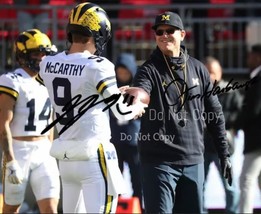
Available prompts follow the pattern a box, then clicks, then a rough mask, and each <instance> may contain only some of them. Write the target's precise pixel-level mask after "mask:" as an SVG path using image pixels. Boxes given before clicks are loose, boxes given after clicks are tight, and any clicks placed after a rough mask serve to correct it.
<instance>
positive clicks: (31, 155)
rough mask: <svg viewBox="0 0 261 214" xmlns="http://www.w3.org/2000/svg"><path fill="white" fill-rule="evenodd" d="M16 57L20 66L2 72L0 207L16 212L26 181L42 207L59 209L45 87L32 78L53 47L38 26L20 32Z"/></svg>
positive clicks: (56, 172) (0, 80)
mask: <svg viewBox="0 0 261 214" xmlns="http://www.w3.org/2000/svg"><path fill="white" fill-rule="evenodd" d="M15 48H16V59H17V62H18V64H19V66H20V68H18V69H16V70H15V71H14V72H10V73H6V74H3V75H1V76H0V141H1V145H2V149H3V175H4V179H3V187H4V188H3V189H4V207H3V213H18V211H19V208H20V205H21V204H22V202H23V200H24V195H25V190H26V185H27V184H28V183H30V185H31V188H32V191H33V193H34V195H35V198H36V201H37V204H38V207H39V210H40V212H41V213H57V207H58V201H59V196H60V180H59V170H58V166H57V162H56V160H55V158H53V157H52V156H50V147H51V141H52V140H53V132H52V131H51V130H50V131H48V132H46V133H44V134H41V132H42V130H43V129H44V128H45V127H46V126H47V125H49V124H50V122H52V112H53V111H52V106H51V102H50V99H49V96H48V91H47V90H46V88H45V87H44V86H43V85H42V84H40V83H39V82H38V81H37V80H36V78H35V77H36V76H37V74H38V72H39V63H40V61H41V58H42V57H43V56H44V55H46V54H51V53H52V52H53V50H52V49H53V48H52V45H51V41H50V39H49V38H48V36H47V35H46V34H44V33H42V32H40V31H39V30H37V29H30V30H27V31H25V32H23V33H21V34H19V36H18V38H17V40H16V42H15Z"/></svg>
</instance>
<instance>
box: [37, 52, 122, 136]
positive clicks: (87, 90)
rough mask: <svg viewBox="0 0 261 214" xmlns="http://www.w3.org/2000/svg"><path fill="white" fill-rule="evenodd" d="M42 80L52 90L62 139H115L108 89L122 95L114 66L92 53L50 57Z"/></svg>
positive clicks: (43, 63)
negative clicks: (108, 101) (107, 96)
mask: <svg viewBox="0 0 261 214" xmlns="http://www.w3.org/2000/svg"><path fill="white" fill-rule="evenodd" d="M39 74H40V78H41V79H42V80H43V82H44V84H45V86H46V88H47V89H48V91H49V96H50V99H51V102H52V104H53V106H54V110H55V114H54V115H55V122H57V123H56V126H57V130H58V133H59V134H60V139H62V140H90V139H92V140H93V139H95V140H101V141H109V140H110V138H111V132H110V124H109V111H108V109H106V107H107V105H106V104H105V103H104V102H103V100H104V96H103V94H104V93H105V92H106V90H107V91H108V90H111V89H113V90H112V91H113V93H114V94H116V95H117V94H120V91H119V89H118V88H117V84H116V77H115V70H114V65H113V64H112V63H111V62H110V61H109V60H107V59H106V58H104V57H100V56H95V55H91V54H90V53H89V52H84V53H74V54H68V55H67V54H66V53H65V52H61V53H59V54H57V55H55V56H46V57H45V58H43V60H42V61H41V63H40V73H39Z"/></svg>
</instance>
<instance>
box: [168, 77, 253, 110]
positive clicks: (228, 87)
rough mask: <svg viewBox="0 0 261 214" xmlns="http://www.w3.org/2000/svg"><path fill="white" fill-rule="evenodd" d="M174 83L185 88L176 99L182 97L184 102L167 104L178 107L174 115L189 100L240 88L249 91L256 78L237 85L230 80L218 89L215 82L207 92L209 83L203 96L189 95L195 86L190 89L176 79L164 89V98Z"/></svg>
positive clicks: (180, 80) (181, 80) (182, 81)
mask: <svg viewBox="0 0 261 214" xmlns="http://www.w3.org/2000/svg"><path fill="white" fill-rule="evenodd" d="M175 81H178V82H179V83H181V84H182V85H183V87H184V88H185V90H184V91H183V92H182V93H181V94H180V95H179V96H178V99H177V100H179V99H180V98H181V97H183V96H184V100H183V102H182V103H180V102H179V101H177V102H175V103H173V104H172V103H169V106H178V105H179V106H178V108H177V110H176V112H175V113H178V112H179V111H180V110H181V109H182V107H183V106H184V105H185V103H186V101H191V100H194V99H201V100H202V99H203V98H209V97H210V96H211V95H212V96H215V95H219V94H222V93H228V92H229V91H230V90H233V91H234V90H238V89H241V88H245V91H246V90H248V89H249V87H251V86H252V85H253V84H255V83H256V82H257V78H252V79H250V80H248V81H246V82H244V83H239V82H237V81H235V82H233V81H234V79H233V78H232V79H231V80H230V81H229V82H228V83H227V85H226V86H225V87H223V88H222V87H220V86H218V85H217V84H218V82H217V81H216V80H215V82H214V83H213V85H212V88H211V90H209V88H210V85H211V83H210V82H209V83H208V85H207V87H206V88H205V90H204V92H203V94H190V93H189V92H190V91H191V90H192V89H193V88H195V87H197V85H195V86H192V87H190V88H189V87H188V85H187V83H186V82H185V81H184V80H183V79H176V80H173V81H171V82H170V83H169V84H168V85H167V86H166V88H165V91H164V95H165V96H166V94H167V92H168V90H169V87H170V86H171V85H172V84H174V83H175Z"/></svg>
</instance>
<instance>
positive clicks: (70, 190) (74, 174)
mask: <svg viewBox="0 0 261 214" xmlns="http://www.w3.org/2000/svg"><path fill="white" fill-rule="evenodd" d="M86 162H87V161H59V169H60V174H61V180H62V193H63V196H62V204H63V213H87V212H86V209H85V205H84V200H83V191H82V187H81V176H80V174H82V173H83V174H85V173H86V172H85V167H83V168H81V167H82V166H81V165H79V163H83V166H85V163H86ZM88 194H90V193H88Z"/></svg>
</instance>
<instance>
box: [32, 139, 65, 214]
mask: <svg viewBox="0 0 261 214" xmlns="http://www.w3.org/2000/svg"><path fill="white" fill-rule="evenodd" d="M37 144H38V146H37V148H35V149H34V155H32V158H31V159H32V160H31V161H32V166H34V168H32V172H31V177H30V183H31V186H32V190H33V193H34V195H35V198H36V201H37V204H38V207H39V210H40V212H41V213H57V211H58V202H59V198H60V179H59V170H58V165H57V162H56V160H55V158H53V157H51V156H50V155H49V148H50V142H49V141H48V140H46V141H41V142H37Z"/></svg>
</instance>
